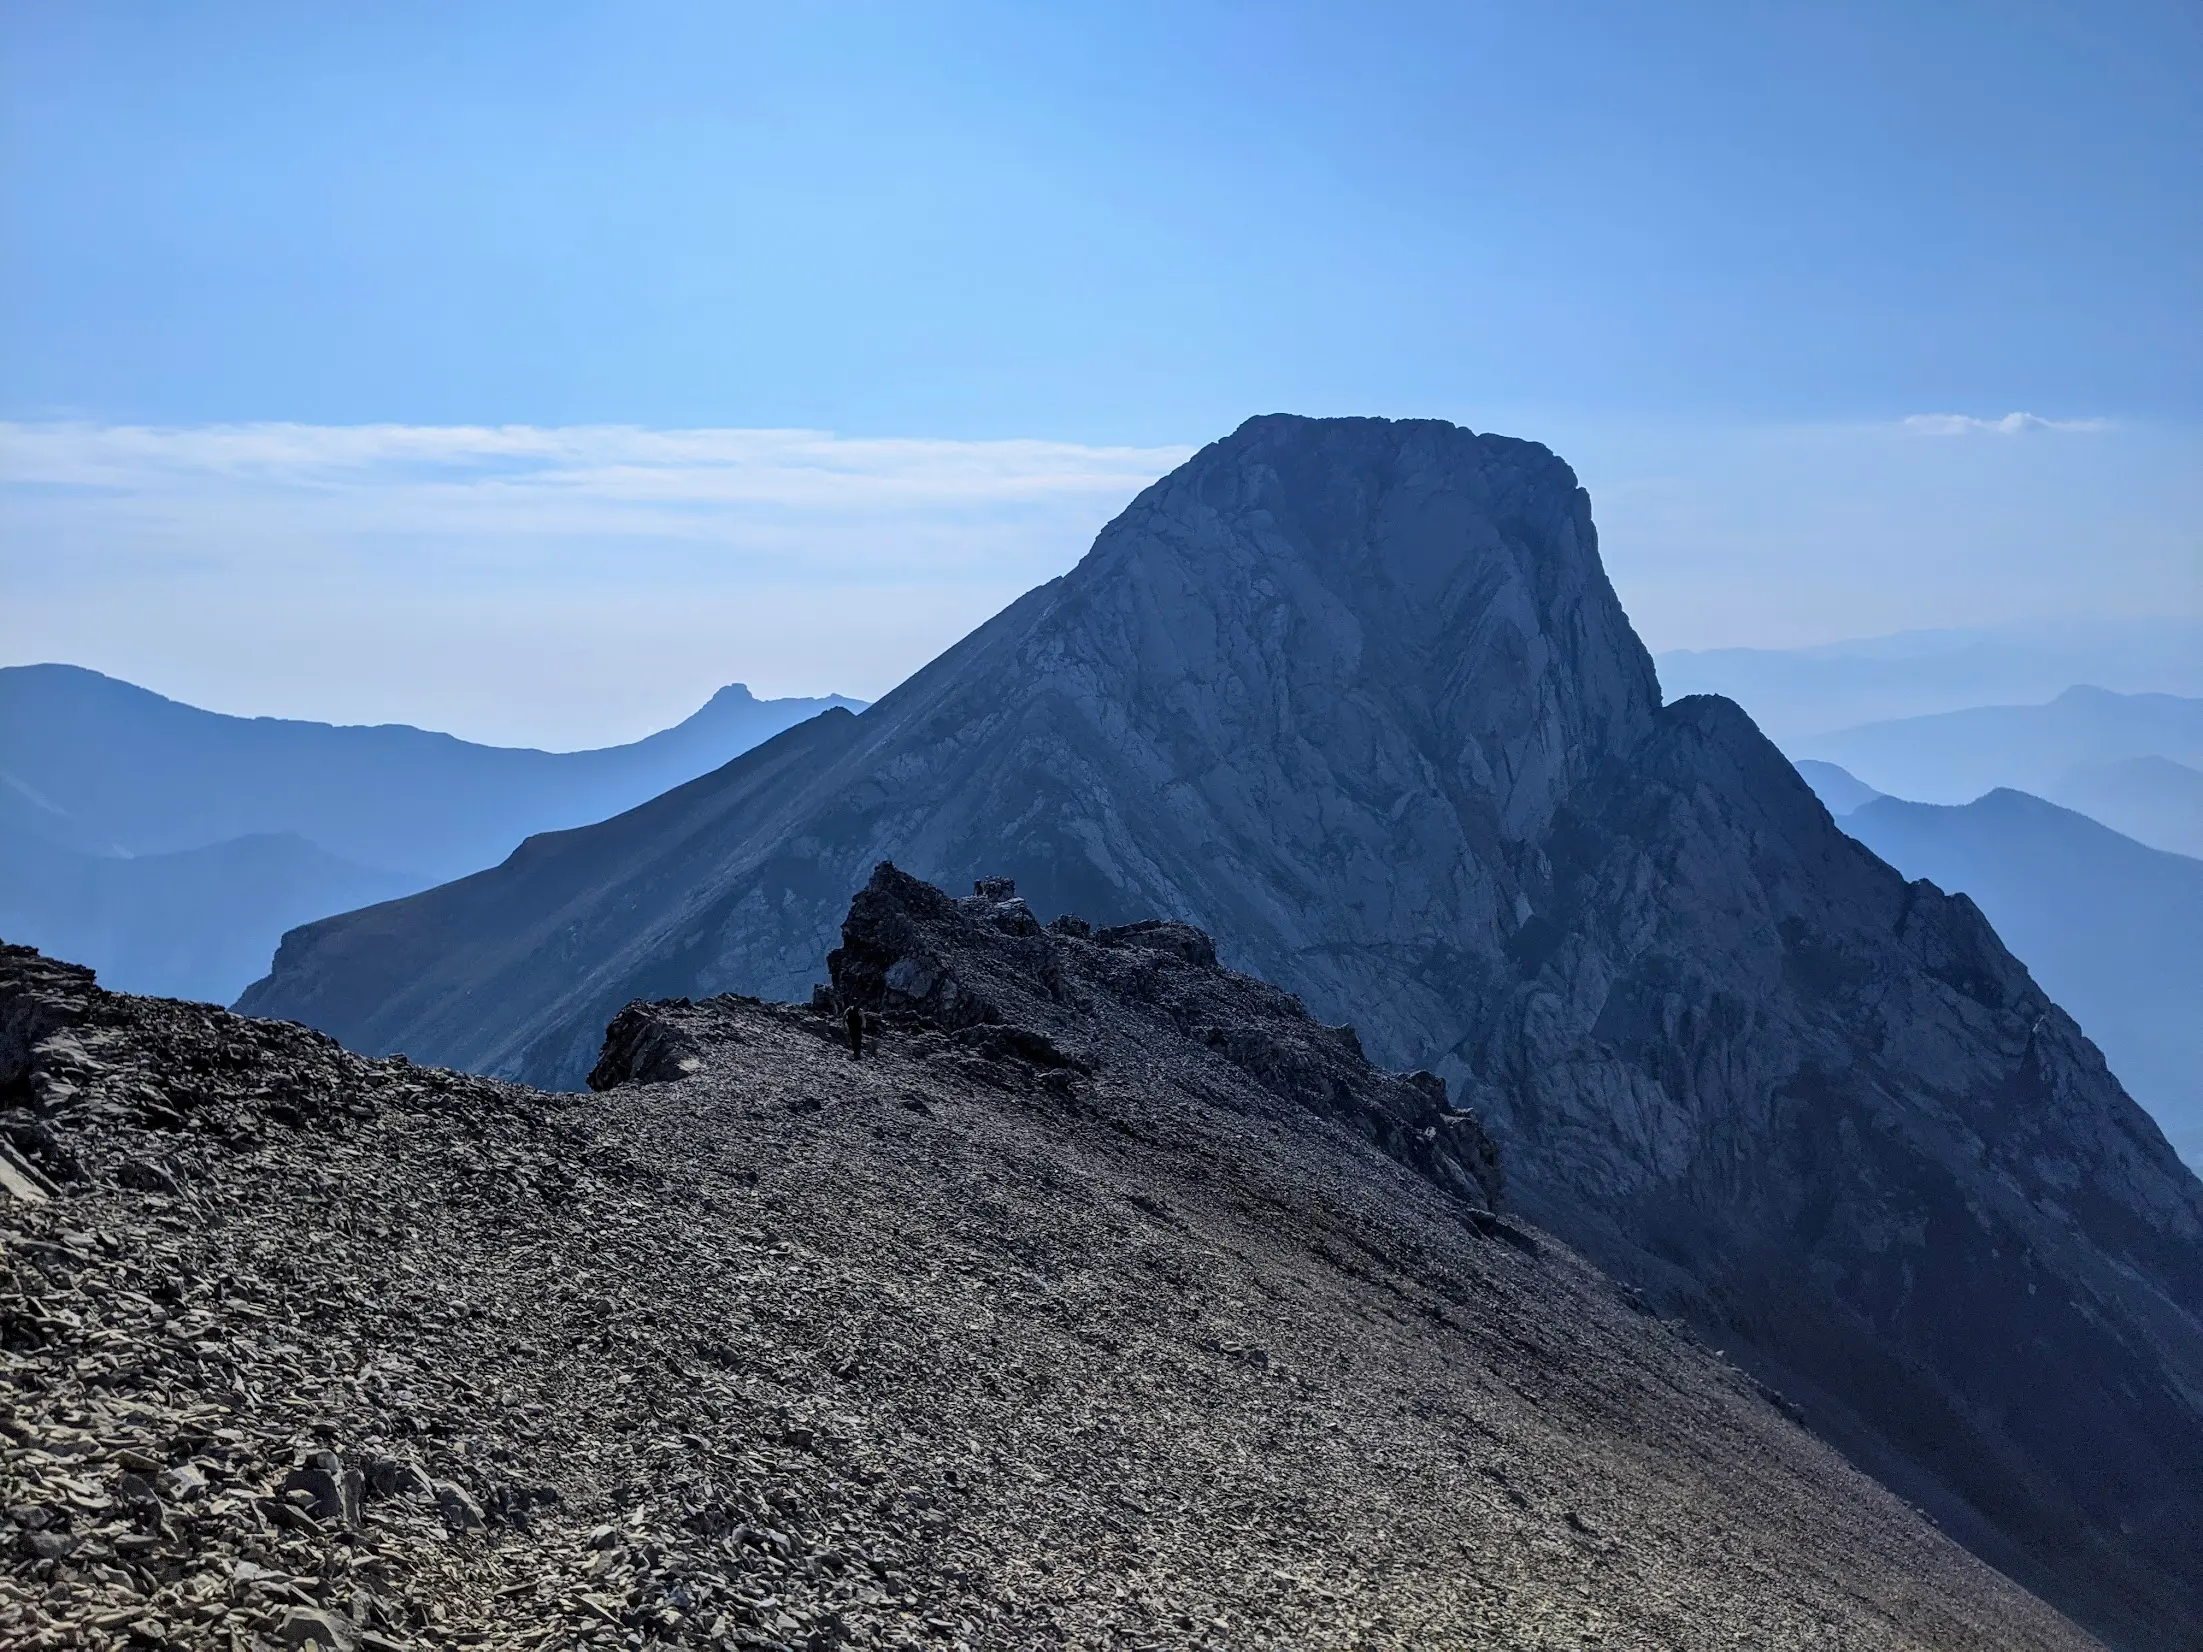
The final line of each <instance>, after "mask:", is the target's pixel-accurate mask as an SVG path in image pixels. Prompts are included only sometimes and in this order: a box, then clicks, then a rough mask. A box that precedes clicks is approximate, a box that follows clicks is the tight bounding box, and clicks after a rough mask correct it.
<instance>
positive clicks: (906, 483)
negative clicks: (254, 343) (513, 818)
mask: <svg viewBox="0 0 2203 1652" xmlns="http://www.w3.org/2000/svg"><path fill="white" fill-rule="evenodd" d="M1188 451H1189V450H1187V449H1185V448H1180V447H1171V448H1136V447H1099V446H1081V445H1077V444H1072V443H1064V442H1046V441H964V442H959V441H939V440H914V439H894V438H849V437H840V436H835V435H832V434H829V433H826V432H822V431H813V430H730V429H702V430H647V429H638V428H634V427H631V426H615V425H598V426H580V427H566V428H548V427H539V426H465V427H454V426H422V425H356V426H317V425H301V424H249V425H215V426H201V427H191V428H174V427H168V428H163V427H149V426H134V425H97V424H81V423H67V424H64V423H54V424H7V425H0V580H4V583H5V587H6V589H7V590H8V592H9V596H10V601H9V603H8V604H7V605H6V607H5V609H4V610H0V654H4V656H5V658H6V659H7V660H8V661H11V662H12V661H21V660H30V659H70V660H74V661H77V662H78V663H82V664H88V665H93V666H95V667H98V668H100V669H107V670H112V671H114V672H115V673H116V674H117V675H122V676H131V677H134V678H136V679H138V680H147V679H150V680H151V681H150V686H154V687H159V688H161V689H162V690H163V691H164V692H171V693H176V694H179V695H182V696H185V697H197V698H199V699H200V700H201V701H202V703H217V704H218V705H219V707H220V708H221V709H225V710H241V711H257V710H264V709H269V708H270V705H271V704H273V703H281V702H275V701H271V700H270V698H269V697H268V695H267V694H266V693H262V692H258V691H256V690H255V688H254V687H253V686H251V685H253V684H262V685H279V684H287V685H297V686H296V687H294V688H293V690H292V692H291V694H290V696H289V700H288V704H289V706H290V707H291V708H292V709H296V710H299V711H301V712H303V713H304V714H308V715H319V716H327V717H334V718H339V719H355V718H357V719H375V718H381V717H403V718H405V719H407V720H411V721H419V722H426V723H429V724H431V725H433V726H454V725H458V726H460V727H461V728H462V729H463V730H464V731H467V732H474V733H478V734H482V735H485V736H489V737H494V738H503V739H512V740H539V741H545V742H550V743H588V742H590V741H594V740H601V739H611V738H618V737H623V736H627V735H632V734H635V733H639V732H643V731H644V730H647V729H648V728H651V727H654V726H658V725H659V724H660V723H662V722H665V721H670V720H671V719H672V718H674V717H677V716H679V715H681V714H682V713H683V712H684V711H685V710H687V709H691V708H693V706H694V705H695V704H697V703H700V702H701V700H702V699H703V698H704V697H705V696H706V695H708V694H709V693H710V692H711V691H712V690H713V689H714V688H716V687H718V686H719V685H721V684H722V683H725V682H728V681H731V680H737V679H746V680H748V681H750V682H751V684H752V686H753V687H755V688H757V689H758V691H759V692H765V693H773V692H777V693H797V692H802V693H818V692H824V691H827V690H838V691H840V692H844V693H853V694H859V695H865V696H871V695H877V694H879V693H882V692H884V691H885V690H886V689H888V688H890V687H892V686H893V685H894V683H895V682H896V681H898V680H899V679H900V678H901V677H903V676H904V675H906V674H907V673H909V672H910V671H913V670H915V669H916V668H917V667H918V666H920V665H922V664H923V663H924V662H925V661H926V660H927V659H929V658H931V657H932V656H933V655H934V654H936V653H938V652H939V651H940V650H941V649H943V648H945V647H947V646H948V644H950V643H951V642H954V641H955V640H956V638H957V637H959V636H961V635H962V634H963V633H964V632H966V631H967V630H969V629H970V628H972V627H973V626H975V625H977V624H978V623H980V622H981V621H982V620H984V619H986V618H987V617H988V616H989V615H990V614H992V613H993V612H995V611H996V610H997V609H999V608H1000V607H1001V606H1002V605H1003V604H1005V603H1007V602H1008V601H1010V600H1011V599H1012V598H1014V597H1015V596H1017V595H1018V594H1019V593H1020V592H1022V591H1025V590H1028V589H1030V588H1031V587H1032V586H1034V585H1036V584H1039V583H1040V582H1042V581H1043V580H1046V579H1049V578H1051V577H1052V576H1054V575H1056V574H1059V573H1061V572H1063V571H1064V570H1065V569H1066V568H1068V567H1070V566H1071V564H1072V563H1073V562H1075V561H1076V560H1077V559H1078V557H1079V556H1080V555H1081V554H1082V553H1083V552H1084V551H1085V549H1086V547H1087V546H1088V545H1089V544H1090V543H1092V540H1093V537H1094V535H1095V533H1096V532H1097V531H1098V530H1099V529H1100V527H1101V526H1102V524H1103V523H1105V522H1106V521H1108V519H1109V518H1110V517H1112V516H1114V515H1115V514H1116V513H1117V512H1118V511H1119V510H1121V509H1122V508H1123V507H1124V506H1125V504H1127V503H1128V502H1129V501H1130V500H1131V498H1132V497H1133V495H1134V494H1136V493H1137V492H1138V491H1139V490H1140V489H1141V488H1143V487H1145V486H1146V485H1147V484H1148V483H1149V482H1152V481H1153V480H1154V479H1155V478H1156V477H1158V476H1160V475H1162V474H1163V473H1164V472H1165V471H1167V470H1170V469H1171V468H1172V467H1174V466H1175V465H1176V464H1178V463H1179V461H1180V460H1182V459H1183V458H1184V457H1185V455H1186V453H1187V452H1188ZM400 660H402V661H404V662H406V663H405V665H404V666H403V668H402V669H401V668H399V667H397V666H395V665H394V664H393V662H395V661H400ZM225 673H227V674H228V675H227V676H225V675H224V674H225ZM248 679H249V682H248ZM230 682H234V683H235V684H236V686H231V687H224V686H221V684H223V683H230ZM394 683H395V685H396V686H395V687H394V686H393V685H394ZM315 685H322V686H324V687H325V688H326V690H327V691H326V693H323V694H321V695H319V697H317V696H316V692H315ZM256 702H257V703H256Z"/></svg>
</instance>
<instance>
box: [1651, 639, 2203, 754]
mask: <svg viewBox="0 0 2203 1652" xmlns="http://www.w3.org/2000/svg"><path fill="white" fill-rule="evenodd" d="M1657 663H1658V665H1659V669H1660V686H1661V689H1662V691H1663V692H1664V693H1666V695H1667V696H1668V697H1669V698H1670V699H1675V698H1677V697H1679V696H1681V695H1685V694H1721V695H1725V696H1727V697H1728V698H1729V699H1732V700H1734V701H1736V702H1737V703H1738V704H1739V705H1741V706H1742V707H1743V708H1744V709H1745V710H1746V711H1748V712H1750V713H1751V714H1752V720H1753V721H1754V722H1756V723H1758V724H1759V726H1760V728H1761V729H1762V730H1763V731H1764V732H1765V733H1766V734H1767V735H1768V736H1769V737H1770V738H1771V739H1773V740H1774V741H1775V743H1776V744H1778V745H1780V746H1783V747H1784V748H1785V749H1791V748H1792V747H1793V746H1794V745H1795V743H1796V742H1798V741H1800V740H1803V739H1806V738H1808V737H1810V736H1814V735H1820V734H1826V733H1828V732H1830V731H1831V730H1835V729H1847V728H1851V727H1853V726H1854V725H1856V724H1860V723H1876V722H1887V721H1890V720H1892V719H1895V718H1901V717H1922V716H1929V715H1932V714H1934V713H1936V712H1943V711H1960V710H1964V709H1966V708H1968V707H1971V706H1985V705H2022V704H2032V703H2038V702H2040V701H2044V700H2048V699H2050V698H2052V697H2053V696H2055V695H2057V694H2059V693H2061V692H2063V691H2064V690H2065V689H2068V688H2070V687H2072V686H2073V685H2074V684H2075V683H2096V684H2099V685H2101V686H2102V687H2105V688H2109V689H2114V690H2117V691H2119V692H2121V693H2126V694H2151V693H2154V694H2177V695H2184V696H2191V697H2192V696H2198V695H2203V619H2184V618H2172V619H2127V620H2086V619H2080V620H2073V621H2071V622H2068V623H2064V624H2060V625H2056V626H2049V625H2043V624H2034V625H2009V626H1991V627H1983V628H1979V629H1973V630H1959V631H1906V632H1900V633H1898V634H1897V635H1894V636H1886V637H1861V638H1856V639H1853V640H1851V641H1848V642H1835V643H1825V644H1822V645H1820V646H1818V647H1811V648H1716V649H1705V650H1686V651H1678V652H1675V653H1668V654H1662V655H1660V656H1659V659H1658V662H1657ZM1799 749H1803V748H1799Z"/></svg>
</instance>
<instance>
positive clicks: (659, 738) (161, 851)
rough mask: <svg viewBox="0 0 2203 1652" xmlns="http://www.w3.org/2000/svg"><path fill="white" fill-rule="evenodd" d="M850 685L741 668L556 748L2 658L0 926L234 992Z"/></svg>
mask: <svg viewBox="0 0 2203 1652" xmlns="http://www.w3.org/2000/svg"><path fill="white" fill-rule="evenodd" d="M859 704H860V702H857V701H852V700H845V699H843V698H841V697H840V696H830V697H828V698H825V699H815V700H801V699H798V700H758V699H755V698H753V697H752V696H751V694H750V692H749V690H748V689H747V688H745V687H743V686H742V685H741V684H739V683H737V684H735V685H733V686H732V687H729V688H725V689H722V690H720V691H719V693H718V694H716V695H714V696H713V697H712V699H711V701H710V703H709V704H707V705H706V706H705V707H704V708H703V709H702V710H700V711H698V712H697V713H696V714H695V715H694V716H693V717H690V718H688V719H687V720H686V721H684V722H682V723H680V724H678V725H677V726H675V727H673V728H670V729H666V730H664V731H663V732H661V733H658V734H654V735H651V736H650V737H649V738H648V739H645V740H639V741H636V742H635V743H633V744H631V745H626V746H612V747H606V748H603V749H600V750H596V751H579V752H547V751H532V750H526V749H514V748H508V747H498V746H481V745H475V744H472V743H471V742H468V741H465V740H459V739H455V738H453V737H452V736H450V735H448V734H434V733H430V732H428V731H427V730H424V729H417V728H409V727H406V726H403V725H397V724H386V725H383V726H380V727H371V728H367V727H336V726H332V725H330V724H327V723H312V722H298V721H292V720H288V719H281V718H273V717H249V718H248V717H229V716H223V715H221V714H219V713H215V712H210V711H202V710H200V709H198V708H197V707H194V706H187V705H182V704H179V703H178V702H176V701H174V700H169V699H165V698H163V697H162V696H160V695H158V694H154V693H150V692H148V691H147V690H145V689H142V688H137V687H134V686H132V685H131V684H129V683H124V682H118V681H116V680H115V679H113V678H111V677H105V676H102V675H100V674H99V673H98V672H94V671H85V670H82V669H80V668H77V667H74V666H66V665H35V666H15V667H10V668H7V669H4V670H0V936H5V937H6V938H8V939H9V940H12V941H17V942H23V943H28V944H31V945H36V946H41V947H45V948H48V949H49V950H52V951H54V952H56V953H58V954H60V955H62V956H66V957H70V958H75V959H79V960H82V961H83V962H85V963H89V964H91V965H93V966H94V967H95V968H97V969H98V970H99V971H100V973H101V975H102V977H103V978H105V979H106V980H108V981H110V982H111V983H112V984H113V985H114V986H116V987H117V988H120V989H127V990H133V991H140V992H155V993H166V994H171V995H176V996H183V997H195V998H208V999H213V1000H216V1001H220V1002H226V1001H228V1000H229V999H231V998H233V997H235V996H236V995H237V993H238V992H239V991H241V990H242V989H243V987H244V986H245V984H246V983H247V982H249V981H250V980H252V979H253V978H254V977H255V976H257V975H259V974H262V973H264V972H265V970H266V969H267V965H268V960H269V958H270V957H271V956H272V955H273V952H274V949H275V944H276V942H277V941H278V940H279V939H280V938H281V936H282V934H283V932H284V931H285V930H286V929H289V928H290V927H292V926H293V925H295V924H299V923H303V922H306V921H307V920H309V919H313V918H319V917H326V916H327V915H329V914H330V913H332V912H342V911H346V910H348V909H350V908H353V907H357V906H362V905H366V904H368V903H370V902H373V901H378V900H383V899H387V898H389V897H390V896H393V895H400V894H406V893H410V892H411V891H413V890H417V889H422V888H425V887H427V886H428V885H430V884H433V883H437V882H441V881H443V880H445V879H447V878H452V877H457V876H460V875H462V874H464V873H467V872H472V871H476V870H479V869H480V868H482V867H485V866H490V865H494V864H495V863H496V862H498V861H500V860H502V859H503V858H504V857H505V856H506V855H508V854H510V853H511V852H512V850H513V848H514V847H515V846H516V845H517V844H518V843H519V842H520V841H521V840H522V839H523V838H525V837H527V836H529V835H530V834H531V833H534V832H540V831H546V830H553V829H556V828H559V827H565V826H574V825H580V824H583V823H585V822H587V821H591V820H600V819H603V818H604V817H605V816H607V815H612V814H617V813H618V812H619V811H620V810H622V809H626V808H631V807H632V806H633V805H635V804H636V803H639V802H641V801H642V800H643V799H645V798H648V797H652V796H655V795H656V794H658V793H660V792H663V791H665V790H666V789H668V788H669V787H672V786H676V785H679V784H680V783H681V782H682V781H685V780H689V779H693V778H694V777H695V776H697V775H699V774H703V773H705V772H706V771H708V770H710V769H714V768H717V767H718V766H719V765H720V764H722V763H725V762H726V761H727V760H728V759H730V758H732V757H735V756H738V755H739V754H740V753H742V752H744V751H747V750H748V749H749V748H750V747H752V746H754V745H756V744H757V743H758V742H759V741H760V740H764V739H767V738H769V737H770V736H772V735H774V734H777V733H779V732H780V731H781V730H783V729H785V728H787V727H789V726H790V725H792V724H795V723H799V722H801V721H803V720H804V719H806V718H809V717H814V716H816V715H818V713H820V712H821V711H824V710H827V709H829V708H852V707H857V706H858V705H859Z"/></svg>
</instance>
